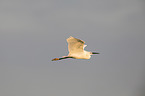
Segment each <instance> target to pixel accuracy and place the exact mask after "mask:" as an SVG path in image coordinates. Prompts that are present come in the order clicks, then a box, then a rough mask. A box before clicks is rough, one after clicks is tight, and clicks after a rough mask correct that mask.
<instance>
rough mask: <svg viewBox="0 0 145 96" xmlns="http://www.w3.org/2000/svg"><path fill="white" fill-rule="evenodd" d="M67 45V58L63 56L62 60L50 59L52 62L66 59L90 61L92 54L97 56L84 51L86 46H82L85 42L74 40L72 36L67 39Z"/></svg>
mask: <svg viewBox="0 0 145 96" xmlns="http://www.w3.org/2000/svg"><path fill="white" fill-rule="evenodd" d="M67 43H68V51H69V54H68V56H63V57H62V58H54V59H52V61H56V60H61V59H67V58H74V59H90V58H91V55H92V54H99V53H96V52H88V51H85V50H84V48H85V47H86V46H87V45H84V43H85V42H84V41H83V40H80V39H77V38H74V37H72V36H70V37H69V38H68V39H67Z"/></svg>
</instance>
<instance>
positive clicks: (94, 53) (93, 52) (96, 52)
mask: <svg viewBox="0 0 145 96" xmlns="http://www.w3.org/2000/svg"><path fill="white" fill-rule="evenodd" d="M92 54H100V53H97V52H92Z"/></svg>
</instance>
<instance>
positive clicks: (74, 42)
mask: <svg viewBox="0 0 145 96" xmlns="http://www.w3.org/2000/svg"><path fill="white" fill-rule="evenodd" d="M67 42H68V51H69V53H76V52H83V51H84V47H85V46H84V43H85V42H84V41H83V40H80V39H77V38H74V37H72V36H70V37H69V38H68V39H67Z"/></svg>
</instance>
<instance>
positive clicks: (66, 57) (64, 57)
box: [52, 56, 73, 61]
mask: <svg viewBox="0 0 145 96" xmlns="http://www.w3.org/2000/svg"><path fill="white" fill-rule="evenodd" d="M68 58H73V57H69V56H63V57H61V58H54V59H52V61H57V60H62V59H68Z"/></svg>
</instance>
